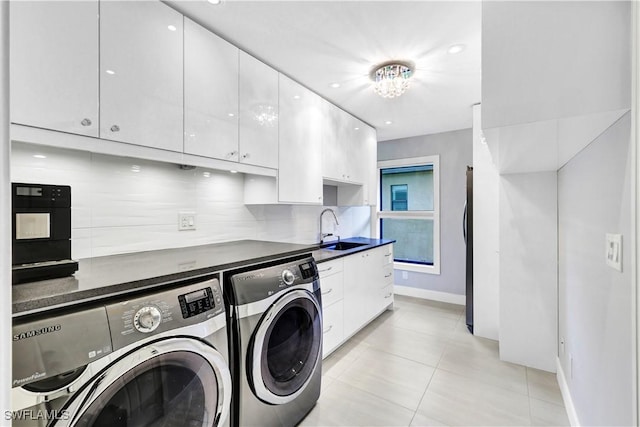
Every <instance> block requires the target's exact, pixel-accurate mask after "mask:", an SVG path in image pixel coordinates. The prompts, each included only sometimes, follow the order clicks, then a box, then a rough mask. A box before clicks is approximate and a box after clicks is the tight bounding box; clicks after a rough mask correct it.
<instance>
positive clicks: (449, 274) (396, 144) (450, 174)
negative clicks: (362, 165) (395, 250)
mask: <svg viewBox="0 0 640 427" xmlns="http://www.w3.org/2000/svg"><path fill="white" fill-rule="evenodd" d="M472 152H473V141H472V132H471V129H463V130H458V131H452V132H444V133H439V134H433V135H423V136H416V137H411V138H403V139H397V140H391V141H382V142H379V143H378V161H381V160H393V159H400V158H407V157H421V156H429V155H435V154H437V155H439V156H440V242H441V243H440V274H439V275H436V274H423V273H416V272H411V271H407V272H403V271H401V270H395V284H396V285H400V286H406V287H411V288H416V289H418V290H420V291H423V290H424V291H434V292H436V294H431V295H434V296H435V295H437V293H445V294H454V295H455V296H458V297H459V296H461V295H465V257H466V255H465V243H464V237H463V235H462V215H463V211H464V203H465V200H466V167H467V165H471V163H472V161H473V153H472ZM403 273H405V274H406V275H407V278H406V279H405V278H404V277H403ZM418 294H419V293H418ZM418 294H414V295H418ZM449 301H464V300H463V299H461V298H457V299H456V298H454V299H452V300H449Z"/></svg>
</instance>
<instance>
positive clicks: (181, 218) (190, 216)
mask: <svg viewBox="0 0 640 427" xmlns="http://www.w3.org/2000/svg"><path fill="white" fill-rule="evenodd" d="M195 229H196V213H195V212H178V230H179V231H185V230H195Z"/></svg>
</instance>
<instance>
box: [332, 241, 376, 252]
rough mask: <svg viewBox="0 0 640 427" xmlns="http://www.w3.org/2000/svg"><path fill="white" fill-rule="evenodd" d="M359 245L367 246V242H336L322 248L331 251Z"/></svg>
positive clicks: (344, 249)
mask: <svg viewBox="0 0 640 427" xmlns="http://www.w3.org/2000/svg"><path fill="white" fill-rule="evenodd" d="M360 246H367V244H366V243H356V242H338V243H335V244H332V245H329V246H324V247H323V248H322V249H329V250H331V251H346V250H347V249H353V248H357V247H360Z"/></svg>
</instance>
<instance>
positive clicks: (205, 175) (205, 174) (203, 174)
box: [202, 172, 211, 178]
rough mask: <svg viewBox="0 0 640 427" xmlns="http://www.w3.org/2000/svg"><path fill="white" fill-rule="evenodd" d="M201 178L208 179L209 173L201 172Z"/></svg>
mask: <svg viewBox="0 0 640 427" xmlns="http://www.w3.org/2000/svg"><path fill="white" fill-rule="evenodd" d="M202 176H204V177H205V178H209V177H210V176H211V172H202Z"/></svg>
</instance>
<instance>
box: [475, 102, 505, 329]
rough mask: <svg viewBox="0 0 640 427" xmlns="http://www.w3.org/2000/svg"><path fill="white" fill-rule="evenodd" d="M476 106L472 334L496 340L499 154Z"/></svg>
mask: <svg viewBox="0 0 640 427" xmlns="http://www.w3.org/2000/svg"><path fill="white" fill-rule="evenodd" d="M480 125H481V106H480V105H479V104H478V105H474V106H473V195H474V196H473V239H474V240H473V318H474V319H473V333H474V334H475V335H477V336H480V337H485V338H490V339H494V340H497V339H498V335H499V334H498V332H499V326H500V325H499V321H500V292H499V289H500V288H499V286H498V285H499V283H500V282H499V281H500V259H499V256H500V254H499V250H500V241H499V235H500V234H499V233H500V228H499V219H500V209H499V205H498V200H499V197H498V196H499V183H500V176H499V174H498V169H497V159H496V158H495V157H497V153H496V152H495V150H494V152H492V147H490V146H489V145H488V144H487V141H486V140H484V139H483V136H482V131H481V129H480Z"/></svg>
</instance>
